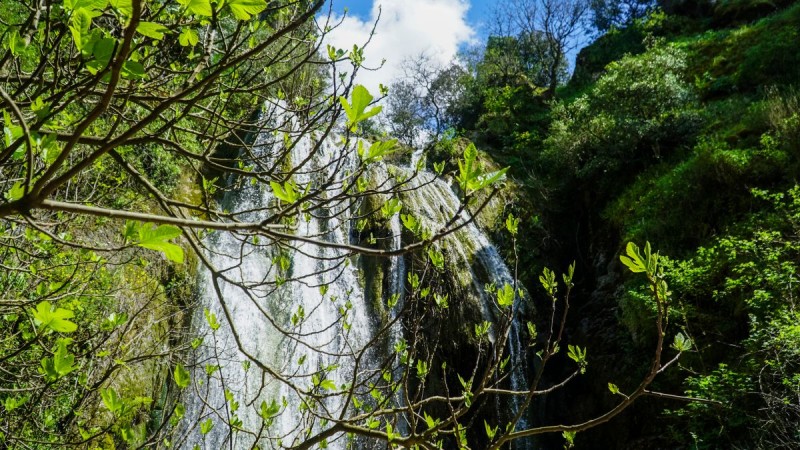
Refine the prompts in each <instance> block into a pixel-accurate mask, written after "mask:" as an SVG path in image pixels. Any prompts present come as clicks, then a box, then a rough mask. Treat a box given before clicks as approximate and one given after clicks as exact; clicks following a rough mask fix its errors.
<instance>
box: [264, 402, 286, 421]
mask: <svg viewBox="0 0 800 450" xmlns="http://www.w3.org/2000/svg"><path fill="white" fill-rule="evenodd" d="M280 410H281V407H280V405H278V402H276V401H275V399H273V400H272V401H270V403H269V405H267V402H265V401H262V402H261V409H260V411H259V415H260V416H261V418H262V419H264V420H268V419H271V418H273V417H275V416H277V415H278V413H279V412H280Z"/></svg>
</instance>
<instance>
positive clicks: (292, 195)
mask: <svg viewBox="0 0 800 450" xmlns="http://www.w3.org/2000/svg"><path fill="white" fill-rule="evenodd" d="M269 185H270V187H271V188H272V192H273V194H275V197H277V198H278V199H280V200H281V201H284V202H286V203H289V204H292V203H295V202H296V201H298V200H300V195H301V193H300V191H299V190H298V189H297V184H295V182H294V181H292V180H288V181H286V182H285V183H283V186H281V184H280V183H278V182H275V181H270V182H269Z"/></svg>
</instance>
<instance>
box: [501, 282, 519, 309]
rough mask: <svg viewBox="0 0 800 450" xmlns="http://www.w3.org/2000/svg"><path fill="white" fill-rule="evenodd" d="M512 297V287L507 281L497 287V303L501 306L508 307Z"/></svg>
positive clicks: (511, 303)
mask: <svg viewBox="0 0 800 450" xmlns="http://www.w3.org/2000/svg"><path fill="white" fill-rule="evenodd" d="M514 297H515V296H514V287H513V286H511V285H510V284H508V283H506V284H505V285H503V287H502V288H498V289H497V304H498V305H500V307H502V308H508V307H509V306H511V305H513V304H514Z"/></svg>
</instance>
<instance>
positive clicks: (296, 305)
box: [179, 136, 527, 449]
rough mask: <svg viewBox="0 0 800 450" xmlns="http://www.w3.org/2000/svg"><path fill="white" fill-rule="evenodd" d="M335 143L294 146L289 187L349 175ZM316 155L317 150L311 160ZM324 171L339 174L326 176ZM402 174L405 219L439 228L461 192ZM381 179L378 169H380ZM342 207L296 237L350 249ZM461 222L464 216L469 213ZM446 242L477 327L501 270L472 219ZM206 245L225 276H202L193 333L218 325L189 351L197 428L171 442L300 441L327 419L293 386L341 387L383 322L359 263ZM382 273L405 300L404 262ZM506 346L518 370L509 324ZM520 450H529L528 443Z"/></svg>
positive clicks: (245, 197)
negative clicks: (477, 307) (263, 412)
mask: <svg viewBox="0 0 800 450" xmlns="http://www.w3.org/2000/svg"><path fill="white" fill-rule="evenodd" d="M276 140H277V138H276V137H275V136H260V137H259V138H258V140H257V142H256V148H257V149H259V148H260V149H262V150H263V151H269V150H270V148H271V147H272V146H274V145H276V142H275V141H276ZM336 148H337V146H336V145H335V144H333V142H332V140H331V142H326V143H325V145H323V146H321V149H322V150H321V151H320V150H319V149H317V150H313V149H314V145H313V142H312V141H311V139H303V140H300V141H299V142H298V144H297V145H296V146H295V147H294V149H293V150H292V152H291V156H290V158H291V161H290V162H291V163H292V164H294V165H295V166H296V165H300V166H302V167H305V169H304V170H299V171H298V172H297V173H296V174H295V179H296V181H297V184H298V185H299V186H306V185H308V184H315V183H317V184H318V183H319V182H320V180H317V179H314V177H315V176H318V174H319V173H322V174H323V175H324V176H327V177H330V178H332V179H336V178H337V177H338V178H340V179H341V178H343V177H345V176H346V174H347V173H348V171H351V170H352V169H353V166H354V164H355V162H354V161H350V162H347V163H346V165H345V166H342V165H337V164H336V163H335V161H341V160H344V161H347V158H340V154H339V150H337V149H336ZM312 151H315V155H313V157H312V158H309V156H310V153H311V152H312ZM276 153H278V152H276ZM347 165H349V166H350V167H348V166H347ZM328 168H329V169H328ZM326 170H337V171H339V172H340V173H339V174H338V175H337V174H331V173H325V172H326ZM399 170H400V171H401V172H404V171H405V172H404V173H406V176H407V177H409V178H411V180H412V181H411V186H410V187H411V188H413V189H411V190H408V191H407V192H406V193H405V194H403V195H402V199H403V202H404V204H405V205H406V207H407V208H408V210H409V211H410V212H411V213H412V214H415V215H416V216H418V217H420V218H421V219H422V220H424V221H426V222H427V224H428V226H429V227H430V229H438V228H440V227H441V226H442V225H443V224H444V223H445V222H446V221H447V220H448V219H449V218H450V217H452V215H453V214H455V213H456V212H457V211H458V208H459V200H458V197H457V196H456V195H455V193H454V192H453V190H452V189H451V188H450V186H449V185H448V184H447V183H446V182H445V181H443V180H441V179H438V178H436V177H435V176H434V175H433V174H431V173H428V172H420V174H419V175H418V176H416V177H411V176H410V175H411V173H412V172H411V171H410V170H407V169H399ZM380 172H382V173H383V174H385V173H386V170H385V168H383V169H381V170H380ZM340 181H341V180H340ZM342 185H343V183H339V184H336V183H334V184H333V186H334V187H332V188H329V189H328V190H327V191H326V192H325V193H324V195H327V196H328V198H335V197H336V195H338V194H339V193H341V191H340V190H337V189H341V186H342ZM336 186H339V188H337V187H336ZM224 201H225V202H226V203H227V204H228V206H229V207H230V209H231V210H237V211H259V210H260V209H262V208H263V207H265V206H267V205H273V204H275V202H276V201H277V200H276V199H275V198H274V196H273V193H272V191H271V190H270V189H269V188H265V187H264V186H263V185H254V186H250V185H248V186H242V187H241V188H240V189H239V190H238V191H237V192H235V193H233V194H231V195H229V196H228V197H227V198H226V199H225V200H224ZM345 208H352V205H349V204H346V203H341V204H338V205H337V204H333V205H327V208H326V210H325V211H324V212H320V213H318V214H313V215H303V217H298V218H297V227H296V230H295V231H294V233H297V234H301V235H304V236H310V237H316V238H317V239H320V240H324V241H328V242H332V243H337V244H347V243H350V239H351V237H350V233H351V229H350V227H351V224H350V223H348V221H347V220H346V219H345V218H347V217H349V214H346V213H345V212H346V211H345V210H344V209H345ZM462 214H466V213H462ZM257 215H258V213H253V217H246V216H243V217H242V219H243V220H254V221H257V220H263V219H264V218H263V217H258V216H257ZM463 218H465V219H466V218H467V217H466V215H464V217H463ZM389 228H390V230H391V232H392V237H391V242H390V245H389V246H390V248H393V249H397V248H400V247H401V245H402V242H401V234H402V233H401V225H400V220H399V218H398V217H397V215H395V216H394V217H393V218H392V219H391V220H390V222H389ZM445 241H446V245H447V248H448V249H449V253H450V257H452V258H455V259H454V260H450V261H449V264H453V265H454V266H455V267H467V268H469V270H467V271H459V272H457V273H459V276H461V277H462V278H463V279H462V281H463V284H465V285H472V288H473V289H472V290H473V293H474V295H476V296H478V297H480V299H481V310H482V314H483V316H484V318H485V320H488V321H492V320H493V315H492V312H491V310H490V305H491V302H492V299H490V298H489V295H488V294H487V293H486V292H485V290H484V284H485V283H495V284H496V285H497V286H502V285H503V284H504V283H513V277H512V276H511V274H510V272H509V270H508V268H507V267H506V265H505V264H504V262H503V260H502V258H501V257H500V255H499V254H498V252H497V250H496V249H495V247H494V246H493V245H492V244H491V242H490V241H489V239H488V238H487V237H486V235H485V234H484V233H483V232H482V231H481V230H480V229H479V227H478V226H477V225H475V224H474V223H472V224H469V225H468V226H466V227H464V228H462V229H461V230H459V231H457V232H456V233H454V234H452V235H450V236H448V237H446V238H445ZM206 244H207V248H208V251H207V257H208V258H209V260H210V261H211V262H212V263H213V265H214V266H215V267H216V268H217V269H218V272H219V274H220V275H222V276H224V277H225V278H227V279H228V280H229V281H224V280H221V279H220V280H217V281H216V282H215V280H214V278H212V276H211V275H210V274H208V273H206V274H204V275H203V277H202V279H201V294H202V298H201V301H200V304H201V307H200V308H198V311H197V313H196V317H195V320H194V324H195V327H196V328H197V329H199V330H209V325H208V321H209V320H210V319H211V320H212V321H213V318H216V319H217V320H216V321H217V322H218V323H219V328H218V329H216V330H215V331H214V332H213V333H212V332H208V333H206V335H205V337H204V340H203V343H202V344H201V345H200V346H199V348H198V349H197V351H196V361H195V362H196V368H195V370H194V371H193V374H192V377H193V380H194V381H195V382H193V383H192V385H191V386H190V388H189V389H190V390H191V392H190V394H189V396H188V398H187V401H186V419H185V420H184V423H186V424H195V425H194V426H195V427H196V428H195V429H193V430H192V429H187V430H184V431H185V432H186V436H187V439H185V440H184V441H183V442H182V443H180V444H179V446H180V447H181V448H185V449H192V448H193V447H194V446H195V445H198V446H199V447H200V448H205V449H221V448H231V449H245V448H253V447H254V445H256V444H257V445H259V446H261V448H278V447H279V446H281V445H283V446H289V445H291V444H297V443H299V442H302V440H303V438H304V437H305V436H307V435H308V431H309V430H312V431H319V430H321V429H322V427H324V424H323V423H321V422H320V421H319V419H314V415H313V414H308V411H307V407H306V406H304V405H303V400H302V396H301V395H298V394H297V392H296V391H295V389H294V388H293V387H300V388H307V387H308V386H309V385H311V384H312V383H313V382H314V377H317V381H319V377H320V374H322V376H323V377H324V378H325V379H328V380H332V381H333V382H334V384H335V385H336V386H342V385H346V384H348V383H349V382H350V381H351V380H352V377H353V373H354V370H356V369H355V367H354V365H353V360H354V359H355V355H356V354H357V353H358V352H359V351H360V350H361V349H362V348H363V347H364V346H365V345H366V344H367V342H368V341H369V339H370V338H371V337H372V336H373V333H374V331H375V329H376V327H377V326H378V325H379V324H378V323H377V320H373V318H372V317H371V313H370V312H371V311H373V307H372V306H371V305H369V304H367V303H368V302H367V301H366V297H367V295H366V293H365V292H363V283H362V282H361V280H360V274H359V271H358V267H357V265H356V264H352V263H351V258H348V257H347V254H346V253H345V251H344V250H340V249H334V248H323V247H320V246H316V245H313V244H309V243H301V244H295V245H294V246H293V248H289V247H283V246H279V245H276V244H275V243H274V242H255V241H253V239H252V238H250V239H243V238H242V236H237V235H234V234H231V233H227V232H219V233H214V234H213V235H211V236H209V237H208V238H207V241H206ZM389 266H390V270H389V274H388V275H389V283H388V289H389V290H390V291H391V292H386V293H384V295H385V296H386V297H388V296H391V295H392V294H398V295H399V296H400V302H402V301H403V294H404V290H405V280H406V263H405V260H404V258H403V257H392V258H391V260H390V264H389ZM222 303H224V305H225V306H226V309H227V315H228V317H229V320H230V322H231V323H233V324H234V328H233V329H232V328H231V327H230V326H229V325H228V321H227V320H226V319H225V317H226V311H225V309H223V306H222ZM399 309H400V308H396V309H395V310H399ZM401 333H402V331H401V328H400V327H399V326H398V327H395V329H393V330H392V332H391V336H390V340H396V339H399V338H400V337H401ZM493 339H494V337H493ZM237 341H238V343H237ZM240 347H241V349H242V350H244V352H245V353H246V354H248V355H250V357H251V358H252V359H255V360H257V361H260V362H263V364H264V365H265V366H266V367H268V368H269V369H270V370H272V371H274V373H276V374H284V375H286V376H288V378H289V379H288V381H289V382H288V383H287V382H281V381H279V380H277V379H275V378H274V377H271V376H270V375H265V374H264V372H263V371H262V370H260V369H259V368H256V367H254V366H253V365H252V364H250V363H249V362H248V358H247V357H246V356H245V354H243V352H242V351H241V350H240ZM509 351H510V353H511V355H512V358H513V362H514V365H515V366H517V367H520V366H524V365H523V364H521V363H522V362H523V359H524V347H523V346H522V344H521V343H520V342H519V337H518V324H516V323H515V324H514V325H513V327H512V331H511V335H510V342H509ZM362 370H363V368H362ZM197 380H201V382H199V383H198V382H197ZM511 384H512V386H511V387H512V389H515V390H521V389H525V386H526V381H525V375H524V370H516V371H515V373H514V374H512V377H511ZM399 398H400V397H398V401H399ZM262 402H263V404H265V405H267V406H269V405H271V404H273V403H272V402H275V404H277V406H278V407H279V408H280V412H281V413H280V414H279V415H277V417H275V418H274V420H272V421H271V426H270V427H268V428H266V429H265V428H263V427H262V424H263V421H262V417H261V416H260V415H259V411H260V407H261V405H262ZM343 406H344V399H343V397H341V396H337V395H330V396H327V397H326V398H325V399H324V400H322V401H320V402H319V404H317V405H316V406H310V408H319V410H320V412H322V413H324V414H323V415H325V416H328V417H337V416H338V414H339V413H340V412H341V411H342V408H343ZM517 406H518V405H517ZM208 421H210V423H213V424H215V426H214V427H213V428H212V429H211V430H210V431H207V432H206V433H202V432H200V427H199V425H196V424H202V423H206V422H208ZM223 422H229V423H230V422H233V423H238V424H239V426H238V428H239V429H240V430H251V431H255V432H256V433H254V432H246V431H235V432H231V430H230V429H229V427H227V426H224V425H223ZM401 431H402V429H401ZM256 435H258V436H259V437H258V438H257V437H256ZM327 445H328V448H334V449H343V448H345V446H346V438H345V437H344V436H341V435H340V436H338V437H335V438H332V439H330V440H329V441H328V442H327ZM517 448H527V445H526V446H523V447H517Z"/></svg>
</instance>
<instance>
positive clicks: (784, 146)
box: [445, 1, 800, 448]
mask: <svg viewBox="0 0 800 450" xmlns="http://www.w3.org/2000/svg"><path fill="white" fill-rule="evenodd" d="M606 3H607V4H606ZM622 3H625V2H597V5H596V7H597V8H603V7H608V6H609V5H611V6H615V5H616V6H619V5H620V4H622ZM628 3H630V6H631V7H639V6H641V7H642V8H643V9H646V8H649V6H650V5H649V4H648V2H628ZM658 3H659V4H660V6H661V7H663V10H654V11H651V13H650V15H649V16H647V17H643V18H640V17H639V14H638V13H636V11H632V14H631V16H630V17H623V19H624V20H620V21H617V22H615V20H616V19H614V18H613V16H614V14H621V13H620V10H613V8H612V9H608V10H607V13H608V14H609V16H608V17H606V18H603V17H600V18H599V19H602V20H605V23H611V22H615V24H618V25H619V28H615V27H611V29H610V30H609V31H608V32H606V33H605V34H603V35H602V36H600V37H599V38H598V39H597V40H596V42H595V43H593V44H591V45H590V46H589V47H587V48H585V49H584V50H582V51H581V54H580V55H579V56H578V62H577V67H576V68H575V74H574V76H573V78H572V80H571V81H570V82H569V84H568V85H566V86H564V87H562V88H561V90H560V91H559V95H558V96H557V99H556V101H555V102H546V101H545V99H544V98H542V97H541V90H540V91H537V90H536V89H530V88H529V87H528V86H526V85H525V83H524V82H520V81H519V80H520V79H519V77H517V78H508V77H506V78H504V77H500V76H493V77H492V79H493V80H497V82H496V83H494V84H490V83H486V82H482V81H481V79H482V71H485V70H486V68H487V67H491V63H492V61H493V58H494V57H493V54H492V52H491V51H490V49H491V47H492V40H490V41H489V44H490V45H488V46H487V50H486V52H485V53H484V54H483V55H482V58H483V59H482V60H481V63H480V64H478V65H476V66H475V67H476V69H475V70H473V71H472V78H471V79H470V80H468V81H467V84H466V86H467V92H468V93H469V92H471V93H470V94H469V95H470V97H468V98H470V99H473V100H471V101H472V104H473V105H479V107H477V108H476V107H473V108H472V109H469V108H466V109H463V110H462V111H461V114H462V115H461V118H462V120H463V121H462V122H460V124H461V125H462V126H463V129H462V131H463V134H464V135H465V136H467V137H469V138H471V139H473V140H474V141H476V142H478V143H479V144H480V147H481V148H482V150H483V151H485V152H486V153H487V154H489V155H491V156H492V157H493V158H494V159H495V160H497V161H499V162H500V163H501V164H509V163H510V164H511V169H510V172H509V173H510V174H511V175H512V176H513V177H514V178H515V179H516V181H517V182H518V183H519V184H518V185H516V189H517V190H518V191H519V192H520V193H519V195H518V197H520V198H523V199H524V202H529V203H527V204H525V203H524V202H523V203H518V204H517V206H516V207H517V208H523V210H527V211H528V214H529V215H530V211H531V209H532V210H533V212H535V214H536V215H537V218H536V221H535V222H534V223H528V224H525V223H524V222H523V224H521V225H520V226H521V227H527V228H526V231H527V232H526V233H525V235H524V236H526V237H525V241H524V245H525V246H527V247H529V248H532V249H536V251H535V252H534V253H535V255H534V254H530V255H523V257H522V261H523V262H524V264H523V266H524V265H526V264H529V265H531V266H538V265H540V264H552V262H553V261H554V260H555V261H561V262H562V263H563V262H564V261H566V258H570V257H571V256H569V255H571V254H574V253H577V254H580V255H582V258H581V260H580V261H579V267H581V268H582V269H583V270H584V271H586V272H587V273H589V274H590V275H589V276H587V277H585V278H583V279H582V280H580V282H579V283H578V287H577V294H576V295H577V299H576V302H577V303H578V304H579V308H581V310H582V311H583V312H584V313H585V314H587V315H588V317H586V318H585V319H584V318H579V320H578V321H576V322H574V323H572V328H571V330H572V331H573V332H574V333H575V334H576V335H577V336H583V338H584V339H586V340H587V342H591V343H590V344H589V348H590V355H591V349H593V348H594V349H595V350H597V351H599V352H600V353H612V352H613V353H616V352H619V351H620V349H625V351H626V354H627V355H629V357H628V358H626V359H625V361H624V362H623V363H622V364H613V363H609V364H607V365H604V366H603V367H602V369H597V370H595V371H590V375H593V376H594V379H595V381H594V383H595V384H594V385H593V386H591V385H584V386H580V387H578V386H576V387H574V388H573V389H574V391H573V393H574V394H575V395H578V394H590V396H592V395H593V396H601V392H602V391H603V390H604V388H605V386H604V381H603V380H604V379H606V378H612V377H613V375H622V374H624V373H626V372H628V373H637V371H640V370H642V369H643V368H642V366H641V364H640V362H638V361H637V359H638V358H640V357H641V356H642V355H643V352H646V351H647V349H648V348H650V347H651V346H652V343H653V340H654V339H655V337H656V336H655V335H654V334H653V330H652V328H651V327H650V325H649V324H650V320H651V318H652V316H653V314H654V313H655V306H654V304H653V303H652V302H650V301H648V300H647V296H646V295H645V291H643V290H642V289H641V288H639V287H637V286H636V285H634V284H632V283H631V282H630V281H629V280H628V279H627V278H626V277H624V276H623V275H622V271H621V268H620V266H619V264H615V263H614V261H615V260H616V257H615V256H614V255H616V254H618V253H619V252H621V249H622V248H623V246H624V245H623V244H624V243H625V242H628V241H634V242H636V241H638V242H643V241H645V240H649V241H651V242H656V243H657V244H658V247H659V248H660V249H662V250H664V251H665V253H667V254H669V255H671V257H672V259H671V260H670V262H669V263H668V264H667V269H666V277H667V279H669V280H670V282H671V284H670V287H671V289H672V290H673V293H674V295H675V298H676V299H677V305H676V307H675V309H673V310H672V311H671V313H670V321H672V322H676V323H678V324H679V326H680V327H681V328H683V329H684V331H685V332H686V333H687V335H689V336H691V338H692V339H693V341H694V343H695V344H696V345H695V347H694V348H693V351H692V352H691V354H690V356H689V357H688V358H687V359H686V360H685V361H683V363H682V367H683V370H682V371H679V372H678V373H675V374H671V375H668V376H665V377H664V378H663V379H661V380H660V381H659V382H658V388H659V389H660V390H661V391H664V392H669V393H672V394H676V395H686V396H689V397H700V398H705V399H711V400H716V401H719V402H721V403H714V402H686V401H684V402H683V403H681V402H680V401H678V402H669V403H666V404H665V403H659V404H656V403H655V402H651V403H648V404H646V405H642V406H640V407H639V408H640V409H636V411H638V413H637V414H638V417H633V416H628V417H627V418H626V419H623V423H625V422H624V421H627V424H628V426H629V427H630V430H628V431H626V432H625V433H621V434H619V433H612V432H610V431H606V430H603V429H602V428H601V429H600V430H599V431H595V432H589V433H590V434H589V435H588V436H585V437H582V436H581V434H580V433H579V435H578V436H577V437H576V438H574V443H575V445H576V446H578V447H581V446H586V448H593V446H592V444H591V442H592V439H593V438H592V435H591V433H596V434H594V435H593V436H594V439H605V440H607V441H608V442H609V445H610V446H617V447H623V448H634V447H637V448H638V447H643V448H644V447H647V448H652V447H651V445H653V443H654V442H656V443H657V444H656V445H657V446H662V447H680V448H685V447H693V448H734V447H735V448H797V446H798V445H800V432H798V429H797V425H796V424H797V421H798V419H799V418H800V416H798V413H800V404H798V398H800V383H799V382H798V376H797V370H798V364H799V363H800V360H799V359H798V356H800V355H798V350H797V349H798V348H800V341H799V340H798V339H799V336H800V333H798V329H797V323H798V322H797V319H798V313H797V304H796V302H797V300H796V299H797V295H798V292H797V286H798V279H797V270H798V267H797V264H798V249H800V241H798V238H797V232H798V229H797V227H798V218H800V203H799V202H798V200H799V198H798V196H799V194H800V191H799V190H798V189H800V188H798V187H796V185H795V183H796V182H797V179H798V177H799V176H800V153H798V151H800V146H798V142H800V140H798V138H799V137H800V95H799V94H798V91H797V87H796V86H797V84H798V83H800V72H798V68H800V61H798V58H800V47H798V45H797V42H798V30H800V4H797V3H796V2H759V1H736V2H733V1H728V2H707V3H703V2H698V4H697V5H696V7H689V6H687V5H685V4H681V3H680V2H669V1H664V2H658ZM604 5H605V6H604ZM637 5H638V6H637ZM622 7H624V5H623V6H622ZM620 17H622V16H620ZM596 19H597V18H596ZM601 28H603V27H601ZM473 59H474V58H473ZM509 67H513V65H509ZM539 86H540V87H543V85H542V84H539ZM474 99H480V100H479V101H476V100H474ZM456 123H459V122H456ZM445 147H446V145H445ZM512 208H513V206H512ZM531 222H533V221H531ZM559 254H560V255H562V256H558V255H559ZM554 255H555V256H554ZM523 273H525V272H524V270H523ZM533 280H534V279H533V277H531V278H528V279H527V280H525V281H526V282H529V283H533ZM581 320H582V321H581ZM589 359H590V360H591V357H590V358H589ZM590 384H591V383H590ZM603 402H604V401H603V400H600V401H599V403H600V404H604V403H603ZM596 407H597V402H593V401H587V404H586V406H585V407H583V408H578V410H577V412H576V411H575V410H571V411H565V410H560V409H559V407H557V406H556V407H552V406H551V408H550V410H549V412H548V413H546V414H545V416H547V417H552V418H554V419H553V420H558V418H564V417H571V416H575V415H577V416H581V415H582V414H584V413H586V414H588V413H589V412H590V411H594V410H595V409H593V408H596ZM548 414H549V416H548ZM621 426H622V427H624V426H625V425H620V424H617V425H616V426H614V428H619V427H621ZM634 429H638V430H641V431H635V430H634ZM645 442H647V443H649V444H644V443H645Z"/></svg>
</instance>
